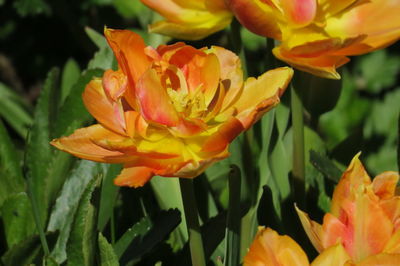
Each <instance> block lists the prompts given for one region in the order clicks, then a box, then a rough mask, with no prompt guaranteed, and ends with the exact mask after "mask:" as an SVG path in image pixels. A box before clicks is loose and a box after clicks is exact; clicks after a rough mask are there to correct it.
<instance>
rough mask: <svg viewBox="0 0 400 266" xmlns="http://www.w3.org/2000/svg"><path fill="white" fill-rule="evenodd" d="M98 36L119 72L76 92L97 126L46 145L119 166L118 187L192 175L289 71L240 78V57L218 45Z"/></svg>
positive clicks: (224, 146) (215, 156) (218, 156)
mask: <svg viewBox="0 0 400 266" xmlns="http://www.w3.org/2000/svg"><path fill="white" fill-rule="evenodd" d="M105 36H106V38H107V41H108V43H109V45H110V46H111V48H112V50H113V51H114V54H115V56H116V57H117V61H118V64H119V69H118V70H117V71H113V70H107V71H106V72H105V73H104V75H103V77H102V78H94V79H93V80H92V81H91V82H90V83H89V84H88V85H87V86H86V88H85V91H84V93H83V102H84V104H85V106H86V108H87V109H88V111H89V112H90V113H91V114H92V115H93V116H94V117H95V118H96V120H97V121H98V124H95V125H93V126H90V127H86V128H81V129H78V130H76V131H75V132H74V133H73V134H72V135H70V136H68V137H62V138H59V139H55V140H53V141H52V142H51V144H52V145H54V146H55V147H57V148H58V149H60V150H63V151H66V152H69V153H71V154H73V155H75V156H77V157H80V158H83V159H88V160H92V161H96V162H106V163H122V164H123V165H124V169H123V170H122V172H121V174H120V175H119V176H118V177H117V178H116V180H115V184H117V185H120V186H132V187H138V186H142V185H143V184H144V183H146V182H147V181H148V180H149V179H150V178H151V177H152V176H154V175H160V176H165V177H184V178H193V177H196V176H198V175H199V174H201V173H202V172H203V171H204V170H205V169H206V168H207V167H208V166H210V165H211V164H212V163H214V162H216V161H219V160H222V159H224V158H226V157H227V156H228V155H229V152H228V145H229V143H230V142H231V141H232V140H233V139H234V138H235V137H236V136H238V135H239V134H240V133H241V132H242V131H244V130H246V129H248V128H249V127H251V126H252V124H253V123H255V122H256V121H257V120H258V119H259V118H260V117H261V116H262V115H263V114H264V113H265V112H267V111H268V110H270V109H271V108H272V107H273V106H275V105H276V104H278V102H279V97H280V95H281V94H282V93H283V91H284V90H285V88H286V87H287V85H288V83H289V81H290V79H291V77H292V75H293V70H292V69H290V68H278V69H274V70H271V71H269V72H266V73H264V74H263V75H261V76H260V77H258V78H257V79H256V78H249V79H247V80H246V81H245V82H243V74H242V70H241V66H240V60H239V58H238V57H237V56H236V55H235V54H233V53H232V52H230V51H228V50H225V49H224V48H221V47H216V46H214V47H211V48H202V49H199V50H197V49H195V48H193V47H191V46H188V45H185V44H184V43H176V44H174V45H160V46H159V47H158V48H157V49H154V48H152V47H148V46H147V47H146V45H145V44H144V42H143V40H142V38H141V37H140V36H139V35H137V34H135V33H133V32H130V31H127V30H112V29H106V30H105Z"/></svg>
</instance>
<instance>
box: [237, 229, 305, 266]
mask: <svg viewBox="0 0 400 266" xmlns="http://www.w3.org/2000/svg"><path fill="white" fill-rule="evenodd" d="M243 265H244V266H263V265H268V266H269V265H271V266H275V265H276V266H307V265H310V263H309V262H308V258H307V255H306V254H305V253H304V251H303V249H302V248H301V247H300V246H299V245H298V244H297V243H296V241H294V240H293V239H292V238H290V237H289V236H286V235H285V236H281V235H278V233H277V232H275V231H274V230H272V229H271V228H264V227H259V229H258V233H257V235H256V238H255V239H254V241H253V243H252V244H251V246H250V249H249V252H248V253H247V254H246V256H245V257H244V263H243Z"/></svg>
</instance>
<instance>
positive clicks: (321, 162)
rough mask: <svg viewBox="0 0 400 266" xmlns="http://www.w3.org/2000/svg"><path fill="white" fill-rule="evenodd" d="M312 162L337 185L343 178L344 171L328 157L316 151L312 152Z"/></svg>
mask: <svg viewBox="0 0 400 266" xmlns="http://www.w3.org/2000/svg"><path fill="white" fill-rule="evenodd" d="M310 162H311V164H312V165H313V166H314V167H315V168H316V169H317V170H318V171H320V172H321V173H322V174H324V175H325V176H326V177H327V178H328V179H329V180H331V181H333V182H334V183H335V184H336V183H337V182H338V181H339V179H340V177H341V176H342V172H343V171H341V170H340V169H339V168H338V167H337V166H336V165H335V164H334V163H333V162H332V161H331V160H329V159H328V158H327V157H325V156H323V155H320V154H319V153H317V152H315V151H314V150H310Z"/></svg>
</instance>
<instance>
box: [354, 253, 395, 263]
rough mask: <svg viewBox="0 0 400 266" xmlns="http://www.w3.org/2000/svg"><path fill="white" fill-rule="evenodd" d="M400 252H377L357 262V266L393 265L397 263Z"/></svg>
mask: <svg viewBox="0 0 400 266" xmlns="http://www.w3.org/2000/svg"><path fill="white" fill-rule="evenodd" d="M399 262H400V254H385V253H381V254H377V255H375V256H371V257H368V258H366V259H365V260H362V261H360V262H359V263H357V266H378V265H379V266H395V265H399Z"/></svg>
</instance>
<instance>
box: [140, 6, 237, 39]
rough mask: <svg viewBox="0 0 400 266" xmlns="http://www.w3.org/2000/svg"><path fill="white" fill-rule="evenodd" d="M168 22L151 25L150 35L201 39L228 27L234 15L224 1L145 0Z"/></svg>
mask: <svg viewBox="0 0 400 266" xmlns="http://www.w3.org/2000/svg"><path fill="white" fill-rule="evenodd" d="M141 1H142V3H143V4H145V5H147V6H148V7H149V8H151V9H153V10H155V11H156V12H158V13H159V14H161V15H162V16H163V17H164V18H165V20H164V21H159V22H156V23H154V24H152V25H150V26H149V30H150V32H155V33H161V34H164V35H168V36H172V37H175V38H179V39H184V40H200V39H203V38H205V37H207V36H208V35H210V34H212V33H214V32H217V31H220V30H222V29H224V28H225V27H227V26H228V25H229V24H230V23H231V21H232V17H233V14H232V12H230V10H229V9H228V8H227V7H226V6H225V3H224V0H162V1H157V0H141Z"/></svg>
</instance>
